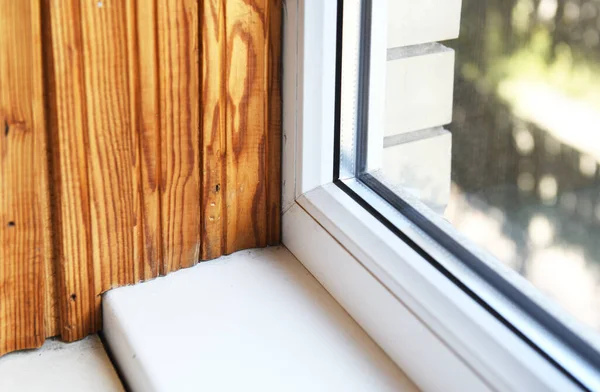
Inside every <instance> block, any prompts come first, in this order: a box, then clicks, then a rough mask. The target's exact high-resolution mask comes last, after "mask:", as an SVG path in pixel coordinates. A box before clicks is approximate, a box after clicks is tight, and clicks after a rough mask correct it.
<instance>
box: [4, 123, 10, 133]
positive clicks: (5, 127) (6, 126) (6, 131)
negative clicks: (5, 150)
mask: <svg viewBox="0 0 600 392" xmlns="http://www.w3.org/2000/svg"><path fill="white" fill-rule="evenodd" d="M9 129H10V127H9V126H8V122H7V121H6V120H4V136H8V130H9Z"/></svg>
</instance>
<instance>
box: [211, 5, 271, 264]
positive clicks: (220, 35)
mask: <svg viewBox="0 0 600 392" xmlns="http://www.w3.org/2000/svg"><path fill="white" fill-rule="evenodd" d="M281 9H282V6H281V1H280V0H261V1H249V0H229V1H226V2H223V1H218V0H213V1H205V2H204V9H203V11H204V12H203V17H202V33H203V41H202V42H203V52H202V53H203V58H202V63H203V66H202V83H203V84H202V94H203V95H202V97H203V100H204V101H203V103H202V135H203V168H204V171H203V176H204V178H203V202H204V204H203V213H204V216H205V219H204V222H203V223H204V232H203V234H204V243H205V244H206V245H203V256H204V257H206V258H211V257H216V256H218V255H221V254H228V253H232V252H235V251H236V250H239V249H244V248H252V247H262V246H266V245H268V244H276V243H278V242H279V232H280V198H281V195H280V194H281V187H280V181H279V179H280V176H281V168H280V166H281V164H280V160H281V155H280V151H281V114H280V112H281V103H280V101H281V91H280V86H279V84H280V83H279V82H280V80H279V76H280V58H279V56H280V52H281V50H280V45H281V43H280V42H281ZM272 56H276V57H277V58H272Z"/></svg>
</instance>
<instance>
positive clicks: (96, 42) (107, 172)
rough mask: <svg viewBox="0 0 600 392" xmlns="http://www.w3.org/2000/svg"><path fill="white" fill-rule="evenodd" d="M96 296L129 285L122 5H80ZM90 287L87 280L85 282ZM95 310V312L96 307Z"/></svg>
mask: <svg viewBox="0 0 600 392" xmlns="http://www.w3.org/2000/svg"><path fill="white" fill-rule="evenodd" d="M80 4H81V18H82V26H84V28H83V29H82V38H83V39H82V43H83V48H82V49H83V55H84V58H85V73H84V75H85V78H84V79H85V91H86V110H87V119H88V123H87V125H88V127H87V129H88V133H89V158H88V159H89V166H88V172H89V174H88V175H89V181H90V202H91V204H90V212H91V229H92V230H91V233H92V246H93V252H92V256H93V261H94V263H93V264H94V274H93V275H94V282H93V286H94V287H95V292H96V294H97V295H99V294H100V293H102V292H104V291H106V290H108V289H110V288H112V287H118V286H122V285H125V284H128V283H131V282H133V281H134V265H133V264H134V263H133V218H134V211H135V210H134V208H133V206H134V204H133V176H132V173H133V167H134V164H133V158H134V156H135V150H134V146H133V143H132V142H133V137H132V134H131V119H130V114H131V113H130V110H131V107H130V101H129V79H128V75H129V69H128V47H127V38H128V33H127V11H128V6H127V3H126V2H125V1H114V0H113V1H111V0H104V1H101V2H95V1H85V2H81V3H80ZM90 285H92V282H90ZM96 311H97V312H98V315H99V312H100V308H99V307H98V308H97V309H96Z"/></svg>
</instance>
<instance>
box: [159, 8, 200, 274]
mask: <svg viewBox="0 0 600 392" xmlns="http://www.w3.org/2000/svg"><path fill="white" fill-rule="evenodd" d="M198 13H199V8H198V1H197V0H159V1H158V12H157V14H158V18H157V31H158V48H159V49H158V58H159V75H160V82H159V86H160V87H159V89H160V90H159V91H160V128H161V179H160V182H161V197H162V199H161V202H162V207H161V208H162V211H161V212H162V239H163V260H162V264H161V267H162V269H161V274H167V273H169V272H171V271H175V270H177V269H179V268H182V267H191V266H193V265H195V264H196V263H197V262H198V261H199V260H200V244H201V243H200V241H201V235H200V230H201V227H202V225H201V214H200V185H201V177H200V143H201V141H200V85H199V77H200V76H199V74H200V63H199V59H200V57H199V55H200V50H199V49H200V36H199V34H200V32H199V26H198V20H199V15H198Z"/></svg>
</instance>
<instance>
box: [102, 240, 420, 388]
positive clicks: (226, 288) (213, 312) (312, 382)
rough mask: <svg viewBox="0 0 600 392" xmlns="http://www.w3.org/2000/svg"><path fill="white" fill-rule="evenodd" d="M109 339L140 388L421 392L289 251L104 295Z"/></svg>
mask: <svg viewBox="0 0 600 392" xmlns="http://www.w3.org/2000/svg"><path fill="white" fill-rule="evenodd" d="M103 313H104V334H105V336H106V340H107V342H108V344H109V346H110V348H111V351H112V352H113V355H114V358H115V360H116V362H117V365H118V366H119V367H120V369H121V372H122V373H123V374H124V377H125V378H126V381H127V383H128V384H129V386H130V387H131V388H132V389H133V390H134V391H138V390H139V391H199V390H206V391H237V390H244V391H250V390H256V391H415V390H416V387H415V386H414V384H412V383H411V382H410V380H409V379H408V378H407V377H406V376H405V375H404V373H403V372H402V371H401V370H400V369H399V368H398V367H397V366H396V365H395V364H394V363H393V362H392V361H391V360H390V358H389V357H388V356H386V355H385V354H384V352H383V351H382V350H381V349H380V348H379V347H378V346H377V344H375V342H373V340H371V338H370V337H369V336H368V335H367V334H366V333H365V332H364V331H363V330H362V329H361V328H360V327H359V326H358V325H357V324H356V323H355V322H354V320H353V319H352V318H351V317H350V316H349V315H348V314H347V313H346V312H345V311H344V310H343V309H342V308H341V307H340V305H339V304H338V303H337V302H336V301H335V300H334V299H333V298H332V297H331V296H330V295H329V294H328V293H327V291H325V290H324V289H323V287H322V286H321V285H320V284H319V283H318V282H317V281H316V280H315V279H314V278H313V276H312V275H310V273H309V272H308V271H307V270H306V269H305V268H304V267H303V266H302V265H301V264H300V263H299V262H298V261H297V260H296V259H295V258H294V257H293V256H292V255H291V254H290V253H289V251H288V250H287V249H285V248H283V247H278V248H268V249H263V250H250V251H242V252H238V253H236V254H234V255H232V256H228V257H223V258H220V259H217V260H215V261H211V262H206V263H201V264H199V265H198V266H196V267H193V268H190V269H187V270H183V271H179V272H176V273H174V274H171V275H169V276H167V277H164V278H159V279H156V280H154V281H151V282H147V283H143V284H140V285H137V286H131V287H124V288H120V289H116V290H112V291H110V292H108V293H107V294H106V295H105V297H104V299H103Z"/></svg>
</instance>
